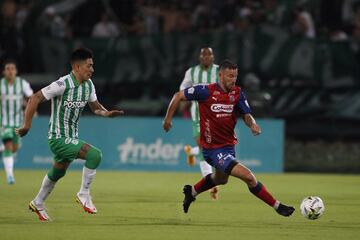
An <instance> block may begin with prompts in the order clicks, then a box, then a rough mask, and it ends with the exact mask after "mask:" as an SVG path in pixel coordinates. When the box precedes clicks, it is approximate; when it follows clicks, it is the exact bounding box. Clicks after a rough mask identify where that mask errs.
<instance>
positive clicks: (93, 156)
mask: <svg viewBox="0 0 360 240" xmlns="http://www.w3.org/2000/svg"><path fill="white" fill-rule="evenodd" d="M101 159H102V152H101V151H100V149H97V148H95V147H91V148H90V149H89V151H88V152H87V154H86V156H85V160H86V163H85V167H87V168H90V169H96V168H97V167H98V166H99V165H100V162H101Z"/></svg>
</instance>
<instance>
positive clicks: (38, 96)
mask: <svg viewBox="0 0 360 240" xmlns="http://www.w3.org/2000/svg"><path fill="white" fill-rule="evenodd" d="M43 101H45V97H44V95H43V93H42V92H41V90H40V91H38V92H37V93H35V94H34V95H32V96H31V97H30V98H29V101H28V103H27V105H26V109H25V118H24V124H23V126H22V127H21V128H18V129H16V130H15V131H16V134H17V135H19V136H20V137H23V136H25V135H26V134H27V133H28V132H29V130H30V128H31V122H32V119H33V117H34V114H35V113H36V110H37V108H38V105H39V103H41V102H43Z"/></svg>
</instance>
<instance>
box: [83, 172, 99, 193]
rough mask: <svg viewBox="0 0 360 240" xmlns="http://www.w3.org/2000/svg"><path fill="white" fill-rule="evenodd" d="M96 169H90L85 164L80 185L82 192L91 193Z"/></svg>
mask: <svg viewBox="0 0 360 240" xmlns="http://www.w3.org/2000/svg"><path fill="white" fill-rule="evenodd" d="M95 174H96V169H90V168H87V167H85V166H84V168H83V174H82V182H81V186H80V191H79V193H80V194H90V185H91V183H92V181H93V180H94V177H95Z"/></svg>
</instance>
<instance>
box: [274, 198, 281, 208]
mask: <svg viewBox="0 0 360 240" xmlns="http://www.w3.org/2000/svg"><path fill="white" fill-rule="evenodd" d="M279 205H280V202H279V201H278V200H276V202H275V204H274V206H273V208H274V209H275V210H277V209H278V208H279Z"/></svg>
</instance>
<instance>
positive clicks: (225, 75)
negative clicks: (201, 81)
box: [219, 68, 238, 92]
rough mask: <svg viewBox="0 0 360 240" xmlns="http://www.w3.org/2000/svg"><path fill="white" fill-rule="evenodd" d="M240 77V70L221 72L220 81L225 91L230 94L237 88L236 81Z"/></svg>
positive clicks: (227, 69)
mask: <svg viewBox="0 0 360 240" xmlns="http://www.w3.org/2000/svg"><path fill="white" fill-rule="evenodd" d="M237 75H238V70H237V68H236V69H229V68H226V69H224V70H220V72H219V79H220V83H221V85H222V87H223V88H224V90H225V91H227V92H230V90H231V89H232V88H233V87H234V86H235V83H236V79H237Z"/></svg>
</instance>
